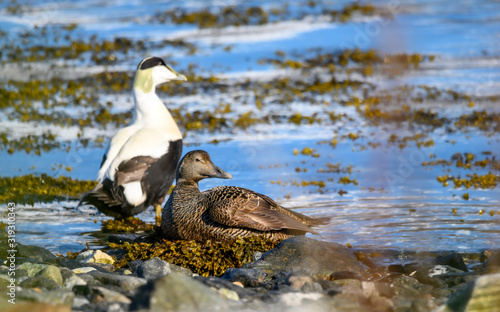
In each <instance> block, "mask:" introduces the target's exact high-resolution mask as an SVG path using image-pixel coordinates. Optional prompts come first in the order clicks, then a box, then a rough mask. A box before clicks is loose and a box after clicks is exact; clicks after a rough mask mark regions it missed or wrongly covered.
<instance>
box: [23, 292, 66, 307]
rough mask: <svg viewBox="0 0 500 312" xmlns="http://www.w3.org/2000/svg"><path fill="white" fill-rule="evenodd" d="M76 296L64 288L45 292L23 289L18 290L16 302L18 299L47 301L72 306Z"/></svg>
mask: <svg viewBox="0 0 500 312" xmlns="http://www.w3.org/2000/svg"><path fill="white" fill-rule="evenodd" d="M74 298H75V294H74V293H73V292H71V291H68V290H62V289H59V290H48V291H43V292H40V291H36V290H32V289H21V290H18V291H17V292H16V302H17V301H18V300H19V301H22V300H26V301H36V302H46V303H50V304H54V305H65V306H67V307H70V308H71V307H72V306H73V299H74Z"/></svg>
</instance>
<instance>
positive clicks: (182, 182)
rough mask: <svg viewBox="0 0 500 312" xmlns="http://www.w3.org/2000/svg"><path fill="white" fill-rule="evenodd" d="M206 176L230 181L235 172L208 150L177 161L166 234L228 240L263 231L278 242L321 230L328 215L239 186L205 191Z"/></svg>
mask: <svg viewBox="0 0 500 312" xmlns="http://www.w3.org/2000/svg"><path fill="white" fill-rule="evenodd" d="M205 178H221V179H230V178H231V175H230V174H229V173H227V172H224V171H223V170H222V169H220V168H219V167H217V166H216V165H214V163H213V162H212V161H211V159H210V155H208V153H207V152H205V151H201V150H196V151H192V152H189V153H187V154H186V155H185V156H184V158H182V160H181V162H180V163H179V167H178V169H177V177H176V180H177V184H176V186H175V188H174V189H173V190H172V194H171V195H170V197H169V199H168V201H167V203H166V204H165V207H164V209H163V213H162V225H161V226H162V230H163V232H164V233H165V235H166V236H167V238H169V239H185V240H191V239H194V240H197V241H205V240H208V239H212V240H217V241H227V240H232V239H235V238H237V237H245V236H251V235H263V236H266V237H267V238H270V239H272V240H279V239H284V238H288V237H291V236H295V235H304V234H305V233H306V232H310V233H313V234H317V233H316V232H315V231H314V230H312V229H311V228H310V226H314V225H319V224H325V223H327V222H328V221H329V219H330V218H318V219H315V218H310V217H307V216H304V215H302V214H300V213H297V212H293V211H291V210H288V209H286V208H283V207H281V206H280V205H278V204H277V203H276V202H275V201H274V200H272V199H271V198H269V197H267V196H265V195H262V194H259V193H256V192H254V191H251V190H248V189H245V188H241V187H236V186H220V187H215V188H213V189H210V190H207V191H204V192H201V191H200V189H199V188H198V182H199V181H201V180H203V179H205Z"/></svg>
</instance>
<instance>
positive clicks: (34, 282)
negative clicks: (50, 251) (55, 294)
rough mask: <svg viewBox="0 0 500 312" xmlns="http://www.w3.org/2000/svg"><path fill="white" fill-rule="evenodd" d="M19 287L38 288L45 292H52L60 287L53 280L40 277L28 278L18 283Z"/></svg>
mask: <svg viewBox="0 0 500 312" xmlns="http://www.w3.org/2000/svg"><path fill="white" fill-rule="evenodd" d="M19 286H21V287H22V288H40V289H46V290H54V289H57V288H60V286H59V285H58V284H57V283H56V282H55V281H54V280H52V279H48V278H45V277H43V276H40V275H37V276H33V277H28V278H27V279H25V280H23V281H21V282H19Z"/></svg>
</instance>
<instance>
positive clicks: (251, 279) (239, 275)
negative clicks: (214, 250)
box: [222, 268, 269, 287]
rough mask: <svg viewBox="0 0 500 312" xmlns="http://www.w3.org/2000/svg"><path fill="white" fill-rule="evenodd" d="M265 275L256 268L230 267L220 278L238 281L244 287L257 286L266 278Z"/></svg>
mask: <svg viewBox="0 0 500 312" xmlns="http://www.w3.org/2000/svg"><path fill="white" fill-rule="evenodd" d="M266 277H267V275H266V273H264V272H262V271H260V270H257V269H241V268H230V269H227V270H226V272H225V273H224V275H223V276H222V279H225V280H228V281H231V282H240V283H242V284H243V286H245V287H257V286H259V285H261V284H262V283H263V282H264V281H265V280H266ZM267 280H269V278H267Z"/></svg>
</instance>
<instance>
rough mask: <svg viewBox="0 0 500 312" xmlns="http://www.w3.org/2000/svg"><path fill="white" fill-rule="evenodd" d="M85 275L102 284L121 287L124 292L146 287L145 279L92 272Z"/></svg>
mask: <svg viewBox="0 0 500 312" xmlns="http://www.w3.org/2000/svg"><path fill="white" fill-rule="evenodd" d="M87 274H88V275H90V276H92V277H93V278H94V279H96V280H98V281H100V282H101V283H103V284H110V285H116V286H119V287H121V288H122V289H124V290H125V291H134V290H136V289H137V288H138V287H140V286H143V285H146V283H147V280H146V279H144V278H140V277H135V276H125V275H118V274H112V273H103V272H98V271H92V272H90V273H87Z"/></svg>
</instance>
